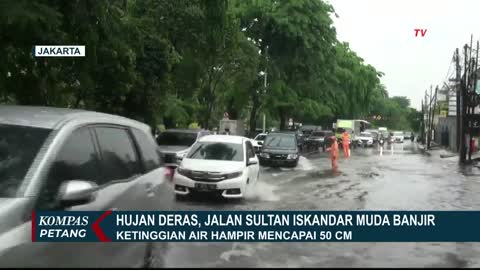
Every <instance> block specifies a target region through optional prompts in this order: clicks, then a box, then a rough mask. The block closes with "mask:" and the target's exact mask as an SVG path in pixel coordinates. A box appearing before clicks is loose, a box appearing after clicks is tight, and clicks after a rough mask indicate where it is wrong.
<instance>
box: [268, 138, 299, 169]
mask: <svg viewBox="0 0 480 270" xmlns="http://www.w3.org/2000/svg"><path fill="white" fill-rule="evenodd" d="M299 157H300V151H299V148H298V143H297V137H296V136H295V134H294V133H270V134H268V135H267V137H266V138H265V142H264V143H263V147H262V150H261V152H260V155H259V161H260V165H261V166H269V167H296V166H297V164H298V159H299Z"/></svg>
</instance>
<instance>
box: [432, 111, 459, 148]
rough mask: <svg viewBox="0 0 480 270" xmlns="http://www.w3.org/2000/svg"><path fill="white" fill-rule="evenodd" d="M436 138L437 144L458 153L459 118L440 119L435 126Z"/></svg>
mask: <svg viewBox="0 0 480 270" xmlns="http://www.w3.org/2000/svg"><path fill="white" fill-rule="evenodd" d="M434 137H435V138H434V140H435V142H436V143H437V144H439V145H442V146H445V147H447V148H448V149H449V150H450V151H453V152H457V118H456V117H455V116H449V117H439V118H438V123H437V125H435V135H434Z"/></svg>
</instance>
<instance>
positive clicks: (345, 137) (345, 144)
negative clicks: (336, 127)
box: [342, 130, 350, 158]
mask: <svg viewBox="0 0 480 270" xmlns="http://www.w3.org/2000/svg"><path fill="white" fill-rule="evenodd" d="M342 148H343V157H344V158H348V157H349V156H350V134H348V132H347V131H346V130H345V131H344V132H343V133H342Z"/></svg>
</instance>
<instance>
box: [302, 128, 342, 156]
mask: <svg viewBox="0 0 480 270" xmlns="http://www.w3.org/2000/svg"><path fill="white" fill-rule="evenodd" d="M331 136H335V134H334V133H333V132H332V131H330V130H317V131H314V132H312V134H310V136H308V138H306V139H305V144H306V147H307V148H308V149H312V148H313V149H319V148H320V147H321V148H322V150H323V151H325V148H326V146H327V144H326V143H325V142H326V141H325V138H328V137H331Z"/></svg>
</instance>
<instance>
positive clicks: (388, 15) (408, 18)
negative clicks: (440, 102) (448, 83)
mask: <svg viewBox="0 0 480 270" xmlns="http://www.w3.org/2000/svg"><path fill="white" fill-rule="evenodd" d="M328 2H330V3H331V4H332V5H333V7H334V9H335V11H336V13H337V14H338V16H339V18H334V22H335V28H336V29H337V36H338V39H339V40H341V41H346V42H349V43H350V47H351V48H352V49H353V50H354V51H356V52H357V53H358V54H359V55H360V56H361V57H362V58H363V59H365V61H366V62H367V63H368V64H371V65H373V66H375V68H377V70H379V71H382V72H384V73H385V76H384V77H383V79H382V83H383V84H385V85H386V86H387V89H388V92H389V94H390V95H391V96H407V97H408V98H410V100H411V106H412V107H414V108H417V109H419V108H420V104H421V100H422V97H423V96H424V93H425V89H427V88H430V85H431V84H433V86H434V87H435V85H437V84H439V85H440V84H442V82H443V81H444V80H445V77H446V76H447V72H448V69H449V66H450V65H449V64H450V62H451V59H452V56H453V52H454V50H455V48H457V47H460V48H461V47H463V45H464V44H465V43H467V42H468V43H470V36H471V34H473V40H474V43H475V42H476V40H477V39H478V38H479V37H480V1H479V0H457V1H455V0H417V1H415V0H329V1H328ZM415 28H424V29H425V28H426V29H427V32H426V35H425V37H420V36H419V37H415V31H414V29H415ZM475 44H476V43H475ZM460 52H461V51H460ZM453 72H454V70H453V67H452V69H451V70H450V73H451V74H453Z"/></svg>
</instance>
